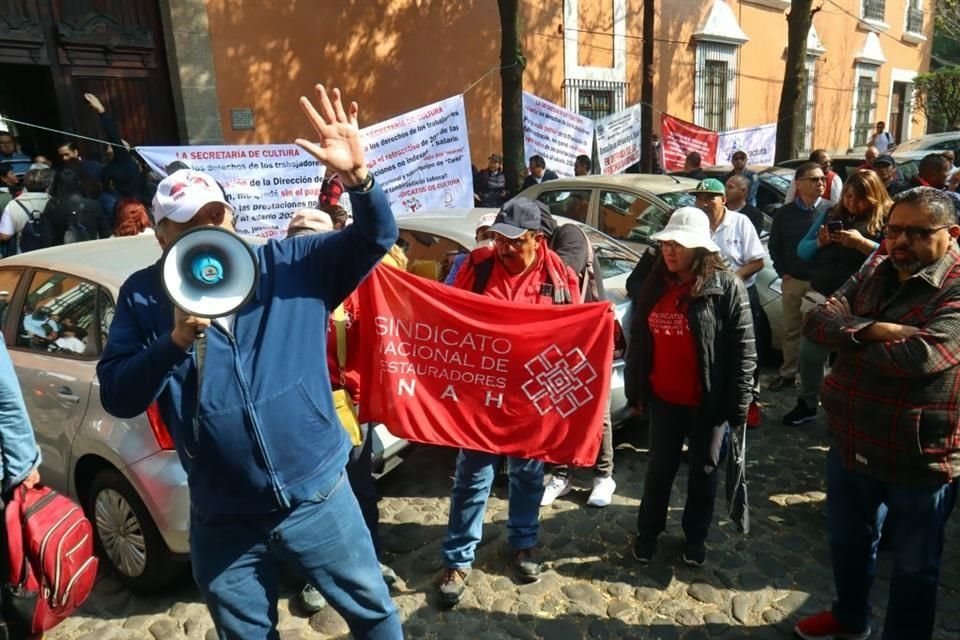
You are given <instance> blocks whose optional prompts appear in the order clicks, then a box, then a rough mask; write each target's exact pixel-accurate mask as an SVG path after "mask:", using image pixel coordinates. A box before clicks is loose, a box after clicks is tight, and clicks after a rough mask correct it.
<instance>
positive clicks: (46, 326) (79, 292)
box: [17, 271, 98, 356]
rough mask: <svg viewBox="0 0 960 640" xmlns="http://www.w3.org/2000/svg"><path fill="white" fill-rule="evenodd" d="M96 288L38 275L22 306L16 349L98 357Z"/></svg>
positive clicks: (43, 273)
mask: <svg viewBox="0 0 960 640" xmlns="http://www.w3.org/2000/svg"><path fill="white" fill-rule="evenodd" d="M96 294H97V286H96V285H94V284H93V283H91V282H88V281H86V280H81V279H80V278H76V277H74V276H68V275H65V274H62V273H54V272H52V271H36V272H34V274H33V279H32V280H31V281H30V287H29V289H28V290H27V297H26V300H25V301H24V304H23V313H22V315H21V320H20V326H19V330H18V332H17V346H18V347H23V348H27V349H31V350H34V351H45V352H50V353H57V354H62V355H74V356H76V355H86V356H95V355H97V353H98V352H97V343H96V337H95V336H94V335H91V333H90V332H91V329H93V330H95V325H94V317H95V315H96V303H97V295H96Z"/></svg>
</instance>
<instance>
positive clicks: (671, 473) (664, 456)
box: [637, 397, 726, 543]
mask: <svg viewBox="0 0 960 640" xmlns="http://www.w3.org/2000/svg"><path fill="white" fill-rule="evenodd" d="M648 411H649V415H650V461H649V462H648V463H647V477H646V480H645V481H644V485H643V501H642V502H641V503H640V512H639V513H638V514H637V535H638V536H640V537H645V538H655V537H656V536H658V535H659V534H660V533H661V532H662V531H663V530H664V529H665V528H666V526H667V508H668V507H669V505H670V491H671V489H672V488H673V479H674V477H675V476H676V475H677V469H678V468H679V466H680V459H681V454H682V452H683V441H684V439H685V438H686V439H687V441H688V443H689V449H688V451H687V462H688V464H689V467H690V474H689V479H688V482H687V502H686V506H684V508H683V521H682V523H683V533H684V535H686V537H687V540H688V541H690V542H692V543H700V542H703V541H704V540H706V538H707V532H708V531H709V530H710V523H711V522H712V521H713V503H714V501H715V499H716V496H717V484H718V483H719V480H720V472H719V471H718V467H719V466H720V460H721V457H722V455H721V450H722V449H723V441H724V435H725V434H726V426H725V425H706V424H703V422H702V421H701V420H698V419H697V416H696V413H697V408H696V407H684V406H680V405H675V404H670V403H668V402H664V401H663V400H660V399H659V398H657V397H654V398H652V399H651V401H650V406H649V408H648Z"/></svg>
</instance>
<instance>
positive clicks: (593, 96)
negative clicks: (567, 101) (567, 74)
mask: <svg viewBox="0 0 960 640" xmlns="http://www.w3.org/2000/svg"><path fill="white" fill-rule="evenodd" d="M577 112H578V113H579V114H580V115H582V116H587V117H588V118H590V119H591V120H599V119H600V118H604V117H606V116H608V115H610V114H611V113H613V92H612V91H597V90H595V89H581V90H580V91H579V96H577Z"/></svg>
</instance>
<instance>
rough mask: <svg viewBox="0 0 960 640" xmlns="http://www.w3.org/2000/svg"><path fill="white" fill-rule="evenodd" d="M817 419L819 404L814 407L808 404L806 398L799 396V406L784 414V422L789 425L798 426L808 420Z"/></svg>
mask: <svg viewBox="0 0 960 640" xmlns="http://www.w3.org/2000/svg"><path fill="white" fill-rule="evenodd" d="M816 419H817V405H813V406H812V407H811V406H809V405H807V402H806V400H804V399H803V398H797V406H795V407H794V408H793V409H791V410H790V412H789V413H787V415H785V416H783V424H785V425H787V426H788V427H796V426H798V425H801V424H805V423H807V422H813V421H814V420H816Z"/></svg>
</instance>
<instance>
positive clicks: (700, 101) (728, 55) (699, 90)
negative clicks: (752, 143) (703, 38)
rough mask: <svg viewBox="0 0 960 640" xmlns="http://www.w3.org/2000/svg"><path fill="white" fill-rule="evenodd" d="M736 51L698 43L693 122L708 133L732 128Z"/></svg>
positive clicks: (735, 81) (733, 121)
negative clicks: (708, 131)
mask: <svg viewBox="0 0 960 640" xmlns="http://www.w3.org/2000/svg"><path fill="white" fill-rule="evenodd" d="M737 50H738V48H737V47H736V46H734V45H729V44H721V43H718V42H700V43H699V44H698V45H697V62H696V69H695V71H694V87H695V89H694V103H693V115H694V123H696V124H698V125H699V126H701V127H705V128H707V129H710V130H712V131H727V130H728V129H733V128H735V126H736V109H737V99H736V95H737Z"/></svg>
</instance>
